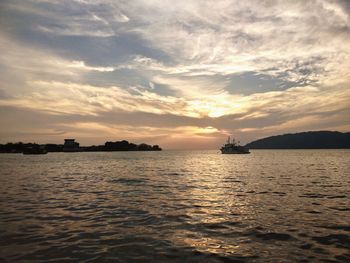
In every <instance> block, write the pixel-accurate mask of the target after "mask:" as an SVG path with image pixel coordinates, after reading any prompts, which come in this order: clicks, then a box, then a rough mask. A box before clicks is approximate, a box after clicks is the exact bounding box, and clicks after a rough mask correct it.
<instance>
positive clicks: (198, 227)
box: [0, 150, 350, 262]
mask: <svg viewBox="0 0 350 263" xmlns="http://www.w3.org/2000/svg"><path fill="white" fill-rule="evenodd" d="M349 193H350V151H349V150H278V151H272V150H255V151H252V154H250V155H221V154H218V153H217V151H163V152H106V153H102V152H100V153H49V154H47V155H40V156H29V155H21V154H1V155H0V207H1V209H0V261H2V262H50V261H54V262H72V261H79V262H135V261H138V262H150V261H152V262H180V261H181V262H235V261H237V262H266V261H270V262H296V261H298V262H309V261H310V262H320V261H325V262H333V261H334V262H335V261H339V262H349V261H350V232H349V231H350V199H349V197H350V196H349Z"/></svg>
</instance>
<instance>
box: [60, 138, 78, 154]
mask: <svg viewBox="0 0 350 263" xmlns="http://www.w3.org/2000/svg"><path fill="white" fill-rule="evenodd" d="M63 151H64V152H79V151H80V148H79V143H78V142H76V141H75V139H64V144H63Z"/></svg>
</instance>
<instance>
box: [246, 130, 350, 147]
mask: <svg viewBox="0 0 350 263" xmlns="http://www.w3.org/2000/svg"><path fill="white" fill-rule="evenodd" d="M245 147H247V148H249V149H349V148H350V132H347V133H342V132H337V131H308V132H300V133H294V134H283V135H277V136H270V137H266V138H263V139H259V140H256V141H253V142H250V143H248V144H246V145H245Z"/></svg>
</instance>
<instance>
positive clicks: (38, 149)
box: [23, 145, 47, 154]
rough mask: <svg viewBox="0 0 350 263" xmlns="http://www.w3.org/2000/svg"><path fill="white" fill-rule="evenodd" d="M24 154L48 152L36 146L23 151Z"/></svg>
mask: <svg viewBox="0 0 350 263" xmlns="http://www.w3.org/2000/svg"><path fill="white" fill-rule="evenodd" d="M23 154H47V150H46V149H45V148H43V147H40V146H37V145H34V146H29V147H26V148H25V149H23Z"/></svg>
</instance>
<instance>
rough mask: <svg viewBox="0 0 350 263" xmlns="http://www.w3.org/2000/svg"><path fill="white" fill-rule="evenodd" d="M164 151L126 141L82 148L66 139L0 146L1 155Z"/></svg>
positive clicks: (156, 147) (72, 140)
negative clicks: (53, 142) (56, 142)
mask: <svg viewBox="0 0 350 263" xmlns="http://www.w3.org/2000/svg"><path fill="white" fill-rule="evenodd" d="M130 151H162V148H160V147H159V145H149V144H146V143H141V144H135V143H129V142H128V141H126V140H122V141H116V142H110V141H108V142H106V143H105V144H104V145H91V146H80V145H79V143H77V142H75V140H74V139H65V143H64V144H37V143H23V142H17V143H7V144H0V153H27V152H29V153H39V152H130Z"/></svg>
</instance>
